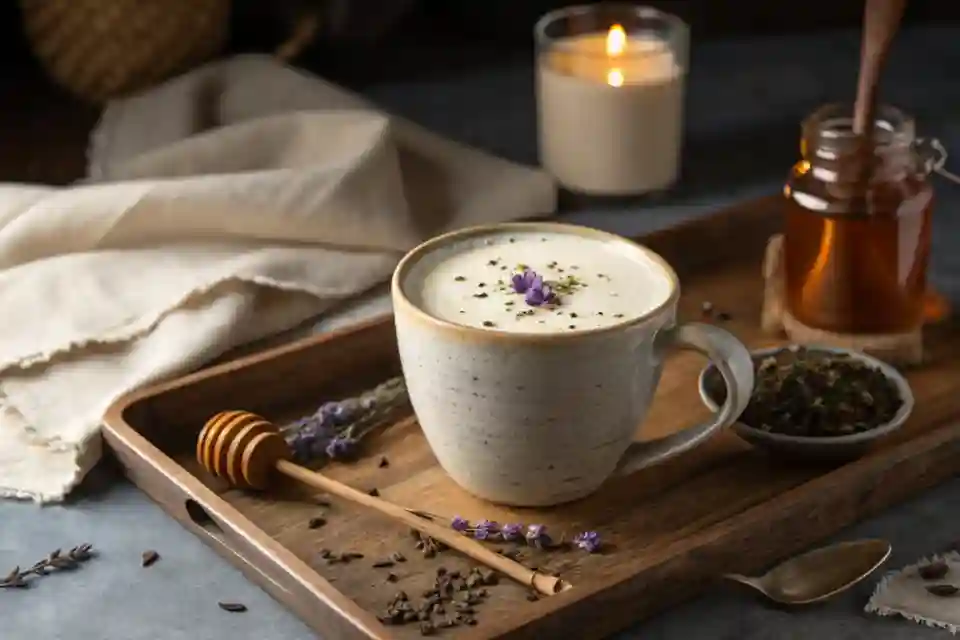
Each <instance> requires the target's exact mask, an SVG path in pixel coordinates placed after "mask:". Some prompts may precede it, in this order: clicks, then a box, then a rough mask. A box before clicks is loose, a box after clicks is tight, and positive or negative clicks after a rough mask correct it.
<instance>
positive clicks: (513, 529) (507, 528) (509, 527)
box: [500, 524, 523, 542]
mask: <svg viewBox="0 0 960 640" xmlns="http://www.w3.org/2000/svg"><path fill="white" fill-rule="evenodd" d="M500 537H502V538H503V539H504V540H505V541H506V542H513V541H515V540H520V539H521V538H523V525H522V524H505V525H503V526H502V527H500Z"/></svg>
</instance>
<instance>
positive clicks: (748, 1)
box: [0, 0, 960, 85]
mask: <svg viewBox="0 0 960 640" xmlns="http://www.w3.org/2000/svg"><path fill="white" fill-rule="evenodd" d="M299 1H300V2H303V1H304V0H299ZM313 1H318V0H313ZM290 2H291V0H235V8H234V16H233V25H232V27H233V42H232V43H231V47H230V49H231V51H271V50H272V49H273V48H274V47H275V46H276V45H277V44H278V43H279V42H281V41H282V40H283V39H284V37H285V35H286V34H287V33H288V32H289V19H288V16H289V14H290V11H289V10H284V7H286V6H289V4H290ZM363 3H364V0H356V6H358V7H361V9H360V11H361V12H362V7H363ZM567 4H571V2H558V1H557V0H418V2H417V4H416V6H415V7H414V9H413V10H411V11H409V12H408V13H407V14H406V15H405V16H404V17H403V18H402V19H401V21H400V22H399V23H397V24H396V25H395V26H394V28H393V29H392V30H391V31H390V32H388V33H387V34H386V35H385V36H384V37H382V38H380V39H379V40H377V41H376V42H373V43H367V42H361V43H357V42H351V41H341V42H337V43H335V44H331V43H326V42H322V41H321V42H317V43H315V44H314V45H313V46H311V47H310V48H309V50H308V51H306V52H305V54H304V55H303V56H301V58H300V59H299V60H298V61H297V62H298V63H299V64H301V65H302V66H305V67H308V68H310V69H311V70H313V71H316V72H320V73H324V74H325V75H328V76H330V77H333V78H335V79H348V80H350V82H349V84H353V85H356V84H358V83H363V82H366V81H375V80H381V79H384V78H394V77H413V76H417V75H423V74H431V73H433V72H436V71H440V70H448V69H450V68H451V67H453V68H464V67H469V66H473V65H489V64H496V63H498V62H501V61H502V60H503V59H506V58H509V57H516V56H524V55H527V54H528V53H529V51H530V48H531V46H532V42H531V41H532V36H531V32H532V25H533V23H534V22H535V21H536V19H537V18H538V17H539V16H540V15H542V14H543V13H544V12H546V11H549V10H550V9H554V8H557V7H561V6H564V5H567ZM642 4H647V5H650V6H656V7H659V8H661V9H664V10H667V11H669V12H671V13H675V14H677V15H679V16H681V17H682V18H683V19H684V20H685V21H686V22H687V23H688V24H689V25H690V28H691V33H692V39H693V41H694V46H695V45H696V43H699V42H707V41H710V40H714V39H718V38H729V37H744V36H775V35H778V34H786V33H795V32H802V31H811V30H817V29H827V28H842V27H853V28H855V27H857V26H858V25H859V24H860V21H861V19H862V13H863V3H862V2H857V1H850V0H834V1H832V2H831V1H828V0H812V1H808V2H802V3H800V2H783V1H778V0H674V1H660V2H658V1H656V0H650V1H648V2H643V3H642ZM362 19H363V17H362V15H361V16H360V18H359V20H360V22H361V24H362ZM958 21H960V2H958V1H957V0H912V1H911V2H908V6H907V10H906V16H905V23H906V24H917V23H927V24H931V23H933V24H936V23H946V22H958ZM384 53H389V55H384ZM385 59H386V60H389V61H390V65H389V67H388V68H385V67H384V65H383V60H385ZM0 64H2V65H3V67H4V68H5V72H7V73H9V72H10V71H11V70H16V69H21V68H29V67H30V54H29V52H28V50H27V48H26V46H25V44H24V42H23V40H22V38H21V36H20V32H19V17H18V9H17V3H16V2H13V1H10V0H7V1H6V2H0Z"/></svg>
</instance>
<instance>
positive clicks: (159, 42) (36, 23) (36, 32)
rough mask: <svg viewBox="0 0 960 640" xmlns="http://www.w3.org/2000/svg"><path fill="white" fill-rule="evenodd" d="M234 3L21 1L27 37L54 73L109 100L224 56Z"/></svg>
mask: <svg viewBox="0 0 960 640" xmlns="http://www.w3.org/2000/svg"><path fill="white" fill-rule="evenodd" d="M230 3H231V0H20V6H21V10H22V13H23V23H24V31H25V33H26V35H27V39H28V40H29V42H30V45H31V47H32V48H33V51H34V54H35V55H36V56H37V58H38V59H39V60H40V62H41V64H43V66H44V67H45V69H46V70H47V73H48V74H49V75H50V76H51V77H52V78H53V79H54V80H55V81H56V82H57V83H59V84H61V85H62V86H63V87H65V88H66V89H68V90H69V91H71V92H72V93H74V94H76V95H77V96H79V97H80V98H83V99H85V100H88V101H91V102H97V103H100V102H104V101H106V100H108V99H110V98H114V97H117V96H121V95H124V94H127V93H130V92H133V91H137V90H139V89H143V88H146V87H149V86H152V85H154V84H156V83H157V82H159V81H161V80H164V79H166V78H168V77H170V76H172V75H174V74H176V73H179V72H181V71H184V70H186V69H188V68H190V67H193V66H196V65H197V64H200V63H202V62H205V61H206V60H208V59H210V58H211V57H213V56H215V55H217V54H218V53H219V52H220V51H221V50H222V49H223V47H224V45H225V44H226V40H227V34H228V31H229V18H230Z"/></svg>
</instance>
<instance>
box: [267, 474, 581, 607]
mask: <svg viewBox="0 0 960 640" xmlns="http://www.w3.org/2000/svg"><path fill="white" fill-rule="evenodd" d="M276 468H277V471H279V472H280V473H282V474H283V475H285V476H287V477H288V478H292V479H294V480H297V481H298V482H302V483H303V484H306V485H309V486H311V487H313V488H315V489H320V490H321V491H326V492H327V493H330V494H333V495H335V496H339V497H341V498H343V499H344V500H349V501H350V502H354V503H356V504H359V505H362V506H365V507H369V508H370V509H374V510H375V511H379V512H380V513H382V514H384V515H386V516H389V517H391V518H393V519H394V520H398V521H400V522H402V523H403V524H405V525H407V526H409V527H411V528H412V529H416V530H417V531H420V532H421V533H425V534H426V535H428V536H430V537H431V538H435V539H437V540H439V541H440V542H442V543H444V544H445V545H447V546H448V547H450V548H452V549H456V550H457V551H459V552H461V553H463V554H464V555H467V556H469V557H471V558H473V559H474V560H476V561H477V562H482V563H483V564H485V565H487V566H488V567H490V568H491V569H495V570H497V571H499V572H500V573H503V574H504V575H506V576H508V577H510V578H512V579H513V580H516V581H517V582H519V583H521V584H523V585H526V586H529V587H532V588H534V589H536V590H537V591H539V592H540V593H542V594H544V595H554V594H555V593H559V592H560V591H564V590H566V589H569V588H570V586H571V585H570V584H569V583H568V582H566V581H565V580H561V579H560V578H557V577H555V576H548V575H545V574H542V573H539V572H537V571H534V570H532V569H528V568H527V567H525V566H523V565H522V564H520V563H519V562H514V561H513V560H511V559H509V558H507V557H505V556H502V555H499V554H497V553H495V552H493V551H491V550H490V549H488V548H487V547H485V546H483V545H482V544H480V543H479V542H476V541H474V540H471V539H470V538H468V537H466V536H464V535H462V534H460V533H457V532H456V531H453V530H452V529H447V528H446V527H442V526H440V525H438V524H435V523H433V522H431V521H429V520H426V519H424V518H421V517H419V516H416V515H414V514H412V513H410V512H409V511H407V510H406V509H405V508H403V507H400V506H398V505H395V504H393V503H392V502H388V501H387V500H383V499H381V498H376V497H374V496H371V495H367V494H366V493H363V492H362V491H357V490H356V489H354V488H353V487H350V486H348V485H345V484H343V483H342V482H337V481H336V480H332V479H331V478H327V477H326V476H323V475H321V474H319V473H316V472H315V471H310V470H309V469H306V468H304V467H301V466H300V465H298V464H294V463H292V462H290V461H288V460H280V461H278V462H277V464H276Z"/></svg>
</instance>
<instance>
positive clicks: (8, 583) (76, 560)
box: [0, 543, 93, 589]
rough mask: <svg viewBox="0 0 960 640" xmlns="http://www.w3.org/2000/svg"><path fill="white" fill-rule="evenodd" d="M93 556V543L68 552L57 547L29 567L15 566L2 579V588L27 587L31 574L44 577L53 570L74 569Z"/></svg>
mask: <svg viewBox="0 0 960 640" xmlns="http://www.w3.org/2000/svg"><path fill="white" fill-rule="evenodd" d="M92 557H93V545H92V544H89V543H84V544H81V545H78V546H76V547H73V548H72V549H70V550H69V551H67V552H66V553H62V551H61V550H60V549H56V550H54V551H53V552H51V553H50V554H49V555H47V557H46V558H44V559H43V560H40V561H39V562H37V563H36V564H34V565H33V566H32V567H30V568H28V569H24V570H23V571H21V570H20V567H14V568H13V570H12V571H11V572H10V573H9V574H7V575H6V576H5V577H4V578H3V579H2V580H0V589H26V588H27V587H29V586H30V582H28V581H27V578H28V577H29V576H31V575H34V576H37V577H43V576H46V575H47V574H49V573H51V572H53V571H72V570H74V569H77V568H79V567H80V565H81V564H82V563H84V562H86V561H87V560H90V559H91V558H92Z"/></svg>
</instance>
